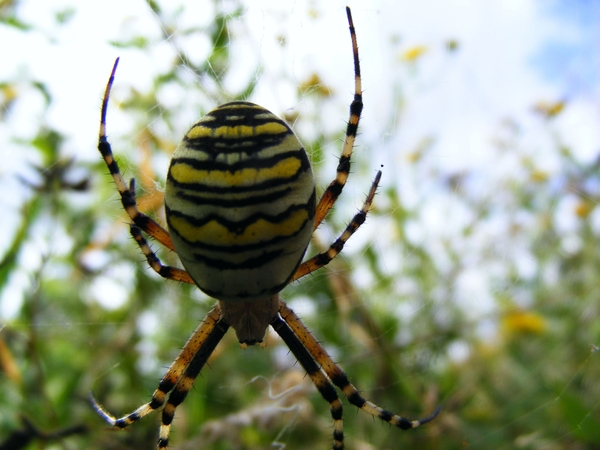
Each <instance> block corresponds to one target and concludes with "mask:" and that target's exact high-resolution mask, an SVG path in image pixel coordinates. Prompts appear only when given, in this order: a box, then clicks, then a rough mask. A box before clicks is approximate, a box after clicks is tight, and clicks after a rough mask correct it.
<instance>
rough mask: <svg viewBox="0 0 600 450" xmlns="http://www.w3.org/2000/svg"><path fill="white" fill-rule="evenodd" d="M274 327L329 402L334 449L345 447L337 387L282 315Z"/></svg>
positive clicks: (340, 403) (276, 320)
mask: <svg viewBox="0 0 600 450" xmlns="http://www.w3.org/2000/svg"><path fill="white" fill-rule="evenodd" d="M271 326H272V327H273V329H274V330H275V331H276V332H277V334H279V336H281V339H283V342H285V344H286V345H287V346H288V347H289V349H290V350H291V352H292V353H293V354H294V356H295V357H296V359H297V360H298V362H299V363H300V364H301V365H302V367H303V368H304V370H306V373H307V374H308V376H309V377H310V379H311V381H312V382H313V384H314V385H315V386H316V388H317V389H318V390H319V392H320V393H321V395H322V396H323V398H324V399H325V400H327V401H328V402H329V409H330V411H331V417H332V418H333V449H334V450H341V449H343V448H344V423H343V421H342V402H340V399H339V397H338V396H337V393H336V392H335V388H334V387H333V385H332V384H331V382H330V381H329V380H328V379H327V377H326V376H325V374H324V373H323V371H322V370H321V368H320V367H319V366H318V364H317V363H316V362H315V360H314V359H313V357H312V356H311V354H310V353H309V352H308V350H307V349H306V348H305V347H304V345H303V344H302V342H301V341H300V339H298V337H297V336H296V335H295V334H294V332H293V331H292V329H291V328H290V327H289V326H288V324H286V323H285V322H284V321H283V320H281V317H279V315H277V316H276V317H275V319H273V321H272V322H271Z"/></svg>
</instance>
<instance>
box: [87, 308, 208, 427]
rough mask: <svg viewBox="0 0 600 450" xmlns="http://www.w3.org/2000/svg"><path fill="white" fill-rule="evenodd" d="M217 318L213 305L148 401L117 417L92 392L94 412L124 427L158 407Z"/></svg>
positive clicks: (201, 347) (91, 399)
mask: <svg viewBox="0 0 600 450" xmlns="http://www.w3.org/2000/svg"><path fill="white" fill-rule="evenodd" d="M219 318H220V312H219V309H218V308H217V307H214V308H213V309H212V310H210V312H209V313H208V314H207V315H206V317H205V318H204V320H203V321H202V323H200V325H198V327H197V328H196V330H195V331H194V333H193V334H192V335H191V336H190V338H189V339H188V341H187V342H186V343H185V345H184V346H183V349H182V350H181V352H180V353H179V355H178V356H177V358H176V359H175V361H174V362H173V364H171V367H169V370H168V371H167V373H166V374H165V376H164V377H163V378H162V380H161V381H160V383H159V385H158V388H157V389H156V390H155V391H154V393H153V394H152V399H151V400H150V401H149V402H148V403H146V404H144V405H142V406H140V407H139V408H138V409H136V410H135V411H133V412H132V413H130V414H127V415H126V416H123V417H121V418H119V419H117V418H116V417H115V416H113V415H112V414H110V413H109V412H107V411H106V410H105V409H104V408H103V407H102V406H100V404H99V403H98V402H97V401H96V399H95V398H94V397H93V395H92V393H90V401H91V403H92V405H93V407H94V409H95V410H96V412H97V413H98V414H99V415H100V416H102V418H103V419H104V420H106V421H107V422H108V423H109V424H111V425H112V426H114V427H117V428H126V427H128V426H129V425H131V424H132V423H134V422H136V421H138V420H139V419H141V418H142V417H144V416H146V415H148V414H150V413H151V412H153V411H154V410H156V409H158V408H160V407H161V406H162V405H163V404H164V403H165V399H166V396H167V394H168V393H169V392H170V391H171V390H173V388H174V387H175V386H176V384H177V382H178V381H179V379H180V378H181V376H182V373H183V372H184V370H186V368H187V367H188V366H189V365H191V362H192V361H193V360H194V358H195V355H197V354H198V353H200V352H201V351H202V349H203V347H204V346H205V345H206V342H207V341H209V340H210V337H211V335H212V333H213V330H214V328H215V327H216V325H217V322H218V321H219Z"/></svg>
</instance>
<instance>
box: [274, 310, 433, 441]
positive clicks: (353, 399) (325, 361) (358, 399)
mask: <svg viewBox="0 0 600 450" xmlns="http://www.w3.org/2000/svg"><path fill="white" fill-rule="evenodd" d="M279 313H280V314H281V317H282V318H283V320H285V321H286V323H287V324H288V325H289V326H290V328H291V329H292V331H293V332H294V334H295V335H296V336H297V337H298V339H299V340H300V342H302V344H303V345H304V347H306V349H307V350H308V351H309V352H310V354H311V356H312V358H313V359H314V360H315V361H316V362H317V364H319V365H320V366H321V369H322V370H323V371H324V372H325V374H326V375H327V377H328V378H329V379H330V380H331V381H332V382H333V384H335V385H336V386H337V387H339V388H340V389H341V390H342V392H343V393H344V395H345V396H346V398H347V399H348V401H349V402H350V403H352V404H353V405H354V406H356V407H358V408H360V409H362V410H363V411H365V412H366V413H368V414H371V415H372V416H374V417H377V418H378V419H381V420H383V421H385V422H388V423H389V424H391V425H393V426H395V427H398V428H400V429H402V430H408V429H410V428H416V427H418V426H420V425H423V424H425V423H427V422H431V421H432V420H433V419H435V417H436V416H437V415H438V413H439V412H440V407H439V406H438V408H437V409H436V410H435V411H434V412H433V414H431V415H429V416H428V417H425V418H423V419H418V420H409V419H406V418H404V417H401V416H398V415H396V414H394V413H392V412H390V411H386V410H385V409H383V408H380V407H379V406H377V405H375V404H374V403H371V402H370V401H368V400H365V399H364V398H363V397H362V396H361V395H360V394H359V393H358V390H357V389H356V388H355V387H354V386H353V385H352V384H351V383H350V381H349V380H348V377H347V376H346V374H345V373H344V371H343V370H342V369H340V368H339V366H338V365H337V364H336V363H335V362H334V361H333V360H332V359H331V356H329V355H328V354H327V352H326V351H325V349H324V348H323V347H322V346H321V345H320V344H319V343H318V342H317V340H316V339H315V337H314V336H313V335H312V333H311V332H310V331H308V329H307V328H306V326H305V325H304V324H303V323H302V321H301V320H300V319H299V318H298V316H297V315H296V313H294V311H292V310H291V309H290V308H289V307H288V306H287V305H286V304H285V302H283V301H281V302H280V307H279Z"/></svg>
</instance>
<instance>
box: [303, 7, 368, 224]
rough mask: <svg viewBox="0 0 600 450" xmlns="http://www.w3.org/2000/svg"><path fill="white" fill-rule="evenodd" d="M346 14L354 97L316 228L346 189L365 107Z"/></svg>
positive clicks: (321, 200)
mask: <svg viewBox="0 0 600 450" xmlns="http://www.w3.org/2000/svg"><path fill="white" fill-rule="evenodd" d="M346 15H347V16H348V26H349V28H350V37H351V39H352V54H353V55H354V99H353V100H352V103H351V104H350V119H349V120H348V126H347V128H346V137H345V138H344V144H343V146H342V154H341V155H340V160H339V163H338V167H337V174H336V176H335V180H333V181H332V182H331V183H330V184H329V186H328V187H327V189H326V190H325V192H324V193H323V196H322V197H321V199H320V200H319V204H318V205H317V213H316V216H315V229H316V228H317V227H318V226H319V225H320V224H321V222H322V221H323V219H324V218H325V216H326V215H327V213H328V212H329V210H330V209H331V208H332V207H333V204H334V203H335V202H336V200H337V198H338V197H339V195H340V194H341V192H342V189H344V186H345V184H346V180H347V179H348V174H349V173H350V157H351V156H352V149H353V148H354V141H355V140H356V133H357V131H358V123H359V122H360V115H361V113H362V109H363V101H362V87H361V79H360V60H359V58H358V44H357V42H356V30H355V29H354V22H353V21H352V14H351V12H350V8H346Z"/></svg>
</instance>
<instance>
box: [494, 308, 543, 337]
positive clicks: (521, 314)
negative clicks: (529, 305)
mask: <svg viewBox="0 0 600 450" xmlns="http://www.w3.org/2000/svg"><path fill="white" fill-rule="evenodd" d="M546 327H547V322H546V319H544V317H543V316H541V315H539V314H537V313H534V312H528V311H520V310H517V311H512V312H509V313H507V314H506V315H505V316H504V317H503V318H502V329H503V330H504V333H505V334H506V335H509V336H510V335H514V334H542V333H544V332H545V331H546Z"/></svg>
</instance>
